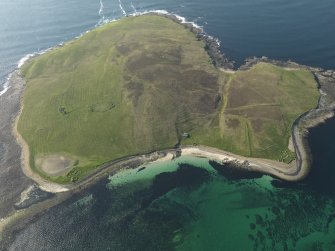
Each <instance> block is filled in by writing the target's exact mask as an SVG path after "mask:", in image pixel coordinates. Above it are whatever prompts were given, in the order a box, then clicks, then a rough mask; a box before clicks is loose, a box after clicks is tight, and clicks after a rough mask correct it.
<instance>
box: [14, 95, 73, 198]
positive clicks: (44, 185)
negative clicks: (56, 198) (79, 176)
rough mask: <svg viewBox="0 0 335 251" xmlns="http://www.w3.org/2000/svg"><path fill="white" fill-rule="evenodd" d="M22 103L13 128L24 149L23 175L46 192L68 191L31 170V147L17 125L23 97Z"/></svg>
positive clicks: (22, 156)
mask: <svg viewBox="0 0 335 251" xmlns="http://www.w3.org/2000/svg"><path fill="white" fill-rule="evenodd" d="M20 102H21V108H20V112H19V114H18V115H17V117H16V119H15V123H14V126H13V134H14V136H15V138H16V140H17V142H18V144H19V145H20V146H21V148H22V153H21V167H22V170H23V173H24V174H25V175H26V176H27V177H29V178H31V179H32V180H34V181H35V182H36V183H37V184H38V185H39V187H40V188H41V189H42V190H44V191H46V192H50V193H60V192H66V191H68V190H69V188H67V187H66V186H62V185H59V184H56V183H53V182H51V181H48V180H45V179H43V178H42V177H41V176H40V175H38V174H37V173H35V172H33V171H32V170H31V168H30V164H29V158H30V154H29V147H28V145H27V143H26V142H25V140H24V139H23V138H22V136H21V134H20V133H19V132H18V131H17V125H18V122H19V118H20V115H21V113H22V110H23V103H22V97H21V101H20Z"/></svg>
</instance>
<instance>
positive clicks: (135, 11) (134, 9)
mask: <svg viewBox="0 0 335 251" xmlns="http://www.w3.org/2000/svg"><path fill="white" fill-rule="evenodd" d="M130 7H131V8H132V9H133V11H134V13H137V10H136V8H135V6H134V4H133V2H131V3H130Z"/></svg>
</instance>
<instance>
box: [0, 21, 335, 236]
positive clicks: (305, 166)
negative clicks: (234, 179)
mask: <svg viewBox="0 0 335 251" xmlns="http://www.w3.org/2000/svg"><path fill="white" fill-rule="evenodd" d="M164 16H165V15H164ZM170 16H171V15H170ZM176 20H178V18H176ZM178 22H179V23H180V24H182V25H184V26H185V27H186V28H190V29H191V31H192V32H194V33H195V32H197V33H195V34H196V35H197V34H201V33H202V34H204V33H203V32H202V31H201V29H200V28H196V27H195V28H194V27H193V26H192V25H191V24H190V23H188V24H183V23H182V22H181V21H180V20H179V21H178ZM197 29H198V30H197ZM204 36H205V35H204ZM209 41H211V42H210V44H212V45H213V46H214V43H215V39H214V38H211V40H209ZM205 43H206V41H205ZM213 48H214V49H213V50H214V52H215V53H216V52H217V48H218V46H216V47H215V46H214V47H213ZM38 55H39V54H37V55H36V56H38ZM209 55H210V54H209ZM222 57H224V56H223V54H222ZM31 58H32V57H31ZM211 58H212V57H211ZM219 58H220V57H219ZM28 60H29V59H28ZM212 60H213V62H214V60H215V59H213V58H212ZM269 61H271V60H269ZM257 62H260V61H257ZM261 62H263V61H261ZM276 62H280V64H282V65H283V66H284V67H287V68H288V69H293V70H294V69H297V67H307V66H300V65H296V66H295V65H294V64H295V63H292V62H281V61H276ZM270 63H273V62H270ZM232 65H233V63H231V62H230V63H229V64H228V66H227V67H225V66H222V65H220V64H217V65H216V66H217V67H218V68H222V70H223V71H226V72H228V73H233V72H234V71H233V70H232V67H231V66H232ZM290 67H292V68H290ZM295 67H296V68H295ZM246 69H247V68H245V69H243V67H241V68H240V69H238V70H246ZM306 69H309V70H311V71H312V72H313V73H314V74H321V75H322V70H320V69H319V70H318V71H317V69H316V68H311V67H307V68H306ZM19 71H20V70H19V69H18V70H16V71H14V72H13V73H12V74H11V76H10V78H9V82H10V84H9V88H12V86H13V85H14V84H13V83H12V81H15V78H18V80H19V81H24V80H23V78H22V77H21V76H20V73H19ZM333 75H334V74H331V76H333ZM322 76H323V75H322ZM320 78H321V77H320V76H319V78H318V79H320ZM323 81H326V80H323ZM327 81H328V80H327ZM327 81H326V82H327ZM22 83H23V82H22ZM319 84H320V83H319ZM15 85H16V86H19V85H20V83H16V84H15ZM320 86H321V87H322V84H320ZM20 88H22V92H21V94H20V95H21V96H20V110H19V113H18V115H17V116H16V118H15V121H14V123H13V128H12V133H13V135H14V137H15V139H16V141H17V142H18V144H19V145H20V147H21V149H22V152H21V168H22V170H23V172H24V174H25V175H26V176H27V177H28V178H30V179H32V180H33V181H35V182H36V183H37V184H38V185H39V187H40V188H41V189H42V190H44V191H47V192H51V193H55V194H57V197H56V198H55V199H51V200H47V201H43V202H42V203H38V204H33V205H32V206H30V207H29V209H28V210H25V209H23V210H17V211H14V214H11V215H9V216H8V217H6V218H4V219H0V236H1V232H2V231H3V230H4V229H5V230H6V229H8V228H12V225H13V224H14V223H15V224H17V222H18V221H19V220H20V221H21V220H22V219H25V218H27V217H26V216H27V215H33V216H34V215H36V214H38V213H43V211H44V210H46V209H47V208H50V207H52V206H55V205H57V204H58V203H59V202H60V201H63V200H65V199H66V198H69V197H70V196H71V195H73V194H75V193H79V192H80V191H81V190H83V189H85V188H87V187H89V186H90V185H92V184H94V183H95V182H97V181H98V180H100V179H101V178H103V177H106V176H108V175H113V174H115V173H116V172H118V171H120V170H122V169H127V168H136V167H138V166H139V165H143V164H147V163H152V162H160V161H169V160H171V159H172V158H176V157H178V155H179V153H180V154H181V155H184V156H195V157H205V158H207V159H209V160H214V161H217V162H219V163H229V162H234V163H237V164H238V168H244V169H246V170H248V171H257V172H260V173H264V174H268V175H271V176H275V177H278V178H280V179H283V180H286V181H300V180H302V179H304V178H305V177H306V176H307V175H308V173H309V170H310V168H311V163H312V156H311V154H310V149H309V145H308V142H307V140H306V137H307V135H308V129H309V128H312V127H315V126H318V125H319V124H321V123H324V122H325V121H326V120H327V119H328V118H331V117H333V116H334V112H333V110H334V109H335V105H332V104H333V103H332V102H333V101H332V100H333V97H332V96H331V97H329V94H328V93H327V92H326V91H325V92H324V93H321V92H322V91H323V90H322V89H321V88H320V95H321V97H320V100H319V104H318V107H317V108H316V109H314V110H311V111H308V112H307V113H305V114H303V115H302V116H300V117H299V118H298V119H297V120H296V122H295V124H294V125H293V127H292V143H293V147H294V149H295V152H296V154H297V160H296V161H293V162H292V163H291V164H285V163H281V162H277V161H272V160H268V159H257V158H247V157H243V156H239V155H235V154H233V153H230V152H226V151H223V150H220V149H216V148H212V147H208V146H182V147H181V148H180V149H173V148H172V149H166V150H161V151H154V152H152V153H148V154H139V155H134V156H126V157H124V158H120V159H117V160H113V161H110V162H107V163H105V164H103V165H101V166H100V167H99V168H97V169H96V170H95V171H94V172H92V173H91V174H90V175H89V176H87V177H86V178H84V179H83V180H81V181H80V182H77V183H73V184H69V185H59V184H56V183H53V182H50V181H48V180H46V179H43V178H42V177H40V176H39V175H38V174H37V173H35V172H34V171H32V170H31V168H30V165H29V158H30V157H29V147H28V145H27V144H26V142H25V141H24V139H23V138H22V136H21V135H20V134H19V133H18V131H17V123H18V120H19V117H20V114H21V111H22V109H23V103H22V93H23V89H24V86H23V84H22V86H20ZM334 100H335V99H334ZM23 192H25V191H23ZM36 212H37V213H36ZM26 222H29V219H26V220H23V222H22V223H20V225H24V224H26ZM17 228H20V226H19V227H15V229H17ZM10 231H11V230H10Z"/></svg>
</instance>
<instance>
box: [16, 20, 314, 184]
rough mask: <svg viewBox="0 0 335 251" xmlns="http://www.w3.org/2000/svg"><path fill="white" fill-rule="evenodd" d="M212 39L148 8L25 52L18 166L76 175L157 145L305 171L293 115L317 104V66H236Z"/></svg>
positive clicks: (60, 179) (281, 173)
mask: <svg viewBox="0 0 335 251" xmlns="http://www.w3.org/2000/svg"><path fill="white" fill-rule="evenodd" d="M213 43H214V42H213V40H210V39H208V38H206V36H205V35H204V34H203V33H202V32H201V30H200V29H198V28H194V27H192V26H190V25H180V23H178V21H176V19H174V18H167V17H166V16H161V15H152V14H148V15H141V16H133V17H126V18H123V19H121V20H119V21H116V22H111V23H108V24H106V25H104V26H102V27H99V28H97V29H95V30H93V31H90V32H88V33H86V34H85V35H83V36H81V37H80V38H78V39H76V40H73V41H70V42H68V43H65V44H64V45H63V46H61V47H57V48H55V49H53V50H51V51H49V52H47V53H45V54H43V55H40V56H37V57H35V58H32V59H31V60H29V61H28V62H27V63H25V64H24V65H23V66H22V68H21V74H22V76H23V78H24V81H25V90H24V94H23V98H22V107H21V112H20V115H19V118H18V120H17V123H16V126H15V128H16V129H17V130H15V131H16V135H17V137H18V139H19V142H20V143H21V145H22V146H23V147H24V168H25V170H26V174H27V173H28V175H29V176H32V177H33V178H34V177H35V178H34V179H35V180H37V179H39V178H40V179H43V180H44V181H45V182H54V183H58V184H65V185H66V184H73V183H74V184H76V183H78V182H79V183H80V182H81V181H82V180H84V179H85V178H87V177H89V176H90V175H93V174H95V173H97V170H101V169H102V168H103V167H104V168H105V167H108V166H111V165H113V164H115V163H116V162H117V163H120V161H121V162H122V160H124V159H126V160H129V159H132V158H135V159H136V158H137V160H138V158H140V160H145V161H148V159H149V160H150V159H152V158H150V157H148V158H142V157H139V156H142V155H143V156H148V155H145V154H148V153H153V152H156V154H157V151H158V152H159V151H162V152H163V155H166V153H167V152H172V153H173V154H174V155H175V156H176V155H178V154H180V152H181V154H192V155H196V156H205V157H208V158H210V159H215V160H217V161H219V162H225V161H237V162H240V163H244V164H243V165H241V166H242V167H244V168H248V169H250V170H254V171H261V172H265V173H268V174H271V175H274V176H277V177H280V178H282V179H286V180H299V179H302V178H303V177H304V176H305V175H306V173H307V172H308V168H309V159H308V158H309V156H307V155H306V149H307V148H308V146H306V144H305V143H304V142H303V141H304V140H303V137H304V135H303V134H304V130H305V129H304V128H307V127H308V126H307V125H301V123H300V122H299V120H298V119H299V118H300V117H301V116H302V115H306V114H308V112H309V111H310V110H312V109H314V108H316V107H317V106H318V102H319V98H320V93H319V91H318V83H317V81H316V79H315V76H314V74H313V73H312V72H311V70H309V69H308V68H307V67H296V66H295V67H291V66H288V65H283V66H280V65H279V64H276V63H273V62H268V61H266V60H263V61H262V60H258V61H257V62H256V63H255V62H254V63H252V64H250V65H249V67H245V68H244V69H242V68H241V69H239V70H233V69H232V68H231V66H230V64H229V63H228V62H227V61H226V60H224V57H223V56H222V55H221V54H218V52H217V47H218V46H215V45H214V44H213ZM299 123H300V124H299ZM292 128H293V130H292ZM294 130H296V131H294ZM290 138H291V139H292V140H290ZM290 142H291V144H290ZM289 145H291V147H289ZM306 147H307V148H306ZM167 149H170V150H167ZM297 149H298V150H297ZM307 151H308V150H307ZM132 156H134V157H132ZM158 156H160V155H159V154H158ZM242 156H243V157H242ZM296 159H297V161H295V160H296ZM302 162H303V163H302ZM302 166H303V169H301V167H302ZM27 170H28V171H27ZM37 176H38V177H39V178H38V177H37Z"/></svg>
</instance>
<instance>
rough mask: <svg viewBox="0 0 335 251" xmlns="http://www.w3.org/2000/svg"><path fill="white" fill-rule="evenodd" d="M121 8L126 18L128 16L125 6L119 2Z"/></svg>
mask: <svg viewBox="0 0 335 251" xmlns="http://www.w3.org/2000/svg"><path fill="white" fill-rule="evenodd" d="M119 6H120V9H121V11H122V14H123V15H124V16H127V12H126V11H125V10H124V8H123V6H122V3H121V0H119Z"/></svg>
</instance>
